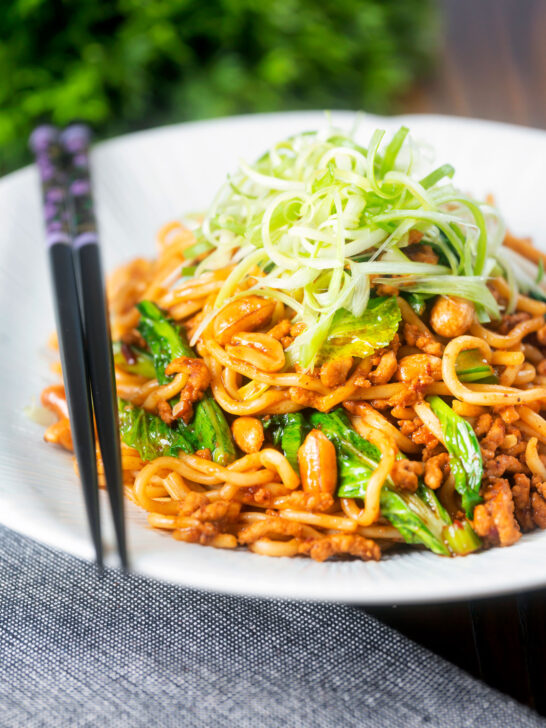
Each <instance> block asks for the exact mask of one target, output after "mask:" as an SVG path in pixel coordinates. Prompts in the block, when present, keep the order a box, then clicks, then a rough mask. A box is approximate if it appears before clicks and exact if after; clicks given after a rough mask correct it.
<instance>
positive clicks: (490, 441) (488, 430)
mask: <svg viewBox="0 0 546 728" xmlns="http://www.w3.org/2000/svg"><path fill="white" fill-rule="evenodd" d="M486 417H487V415H480V417H479V418H478V422H477V423H476V434H477V435H478V437H480V436H481V434H482V432H483V433H484V434H485V436H484V437H483V439H482V440H481V442H480V447H481V449H482V454H483V457H484V459H485V460H488V459H490V458H492V457H493V456H494V455H495V452H496V450H497V448H499V447H500V446H501V443H502V441H503V440H504V437H505V435H506V427H505V425H504V422H503V421H502V419H501V418H500V417H496V418H495V419H494V420H493V421H491V420H492V418H491V419H483V420H482V418H486Z"/></svg>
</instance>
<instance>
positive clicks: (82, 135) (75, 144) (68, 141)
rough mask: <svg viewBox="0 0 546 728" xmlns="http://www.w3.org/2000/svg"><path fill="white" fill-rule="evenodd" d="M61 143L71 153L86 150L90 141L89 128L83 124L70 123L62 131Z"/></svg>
mask: <svg viewBox="0 0 546 728" xmlns="http://www.w3.org/2000/svg"><path fill="white" fill-rule="evenodd" d="M61 143H62V144H63V146H64V148H65V149H66V150H67V151H69V152H71V153H72V154H77V153H78V152H87V150H88V149H89V144H90V143H91V129H90V128H89V127H88V126H86V125H85V124H71V125H70V126H68V127H67V128H66V129H65V130H64V131H63V132H62V134H61Z"/></svg>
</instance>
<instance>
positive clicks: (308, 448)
mask: <svg viewBox="0 0 546 728" xmlns="http://www.w3.org/2000/svg"><path fill="white" fill-rule="evenodd" d="M298 465H299V468H300V475H301V483H302V487H303V490H304V492H306V493H328V494H329V495H334V493H335V488H336V483H337V462H336V449H335V447H334V446H333V444H332V443H331V442H330V440H329V439H328V438H327V437H326V435H324V434H323V433H322V432H321V431H320V430H311V432H310V433H309V434H308V435H307V437H306V438H305V441H304V443H303V445H302V446H301V447H300V449H299V450H298Z"/></svg>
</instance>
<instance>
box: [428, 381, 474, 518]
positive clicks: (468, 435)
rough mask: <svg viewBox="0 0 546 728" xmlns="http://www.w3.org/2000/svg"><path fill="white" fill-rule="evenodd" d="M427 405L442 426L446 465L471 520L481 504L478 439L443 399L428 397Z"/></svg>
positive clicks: (465, 422)
mask: <svg viewBox="0 0 546 728" xmlns="http://www.w3.org/2000/svg"><path fill="white" fill-rule="evenodd" d="M427 401H428V403H429V404H430V406H431V408H432V411H433V412H434V414H435V415H436V416H437V417H438V419H439V420H440V424H441V425H442V433H443V435H444V440H445V445H446V448H447V450H448V452H449V464H450V467H451V472H452V474H453V477H454V478H455V490H456V491H457V493H459V495H460V496H461V500H462V505H463V508H464V510H465V512H466V514H467V516H468V517H469V518H472V516H473V513H474V508H475V506H477V505H478V503H481V502H482V498H481V496H480V486H481V483H482V477H483V462H482V454H481V450H480V445H479V443H478V438H477V437H476V434H475V432H474V430H473V429H472V427H471V426H470V425H469V424H468V422H467V421H466V420H464V419H463V418H462V417H460V416H459V415H458V414H456V412H454V411H453V410H452V409H451V407H449V405H447V404H446V403H445V402H444V401H443V399H441V398H440V397H438V396H436V395H434V396H431V397H427Z"/></svg>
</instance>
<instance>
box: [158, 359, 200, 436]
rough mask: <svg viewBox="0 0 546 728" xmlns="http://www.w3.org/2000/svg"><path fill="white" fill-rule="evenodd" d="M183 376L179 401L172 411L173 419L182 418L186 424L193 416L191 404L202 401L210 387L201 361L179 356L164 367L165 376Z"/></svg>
mask: <svg viewBox="0 0 546 728" xmlns="http://www.w3.org/2000/svg"><path fill="white" fill-rule="evenodd" d="M179 373H181V374H185V375H186V381H185V384H184V386H183V388H182V390H181V391H180V395H179V397H180V399H179V401H178V402H177V403H176V404H175V406H174V407H173V410H172V415H173V417H174V418H176V419H178V418H182V419H183V420H184V422H185V423H186V424H188V422H189V421H190V419H191V417H192V415H193V404H194V403H195V402H198V401H199V400H200V399H202V397H203V395H204V394H205V391H206V390H207V388H208V387H209V385H210V382H211V374H210V372H209V369H208V367H207V365H206V364H205V362H204V361H203V360H202V359H197V358H192V357H188V356H181V357H178V358H177V359H173V361H172V362H171V363H170V364H169V365H168V366H167V367H165V374H166V375H167V376H171V375H172V374H179Z"/></svg>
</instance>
